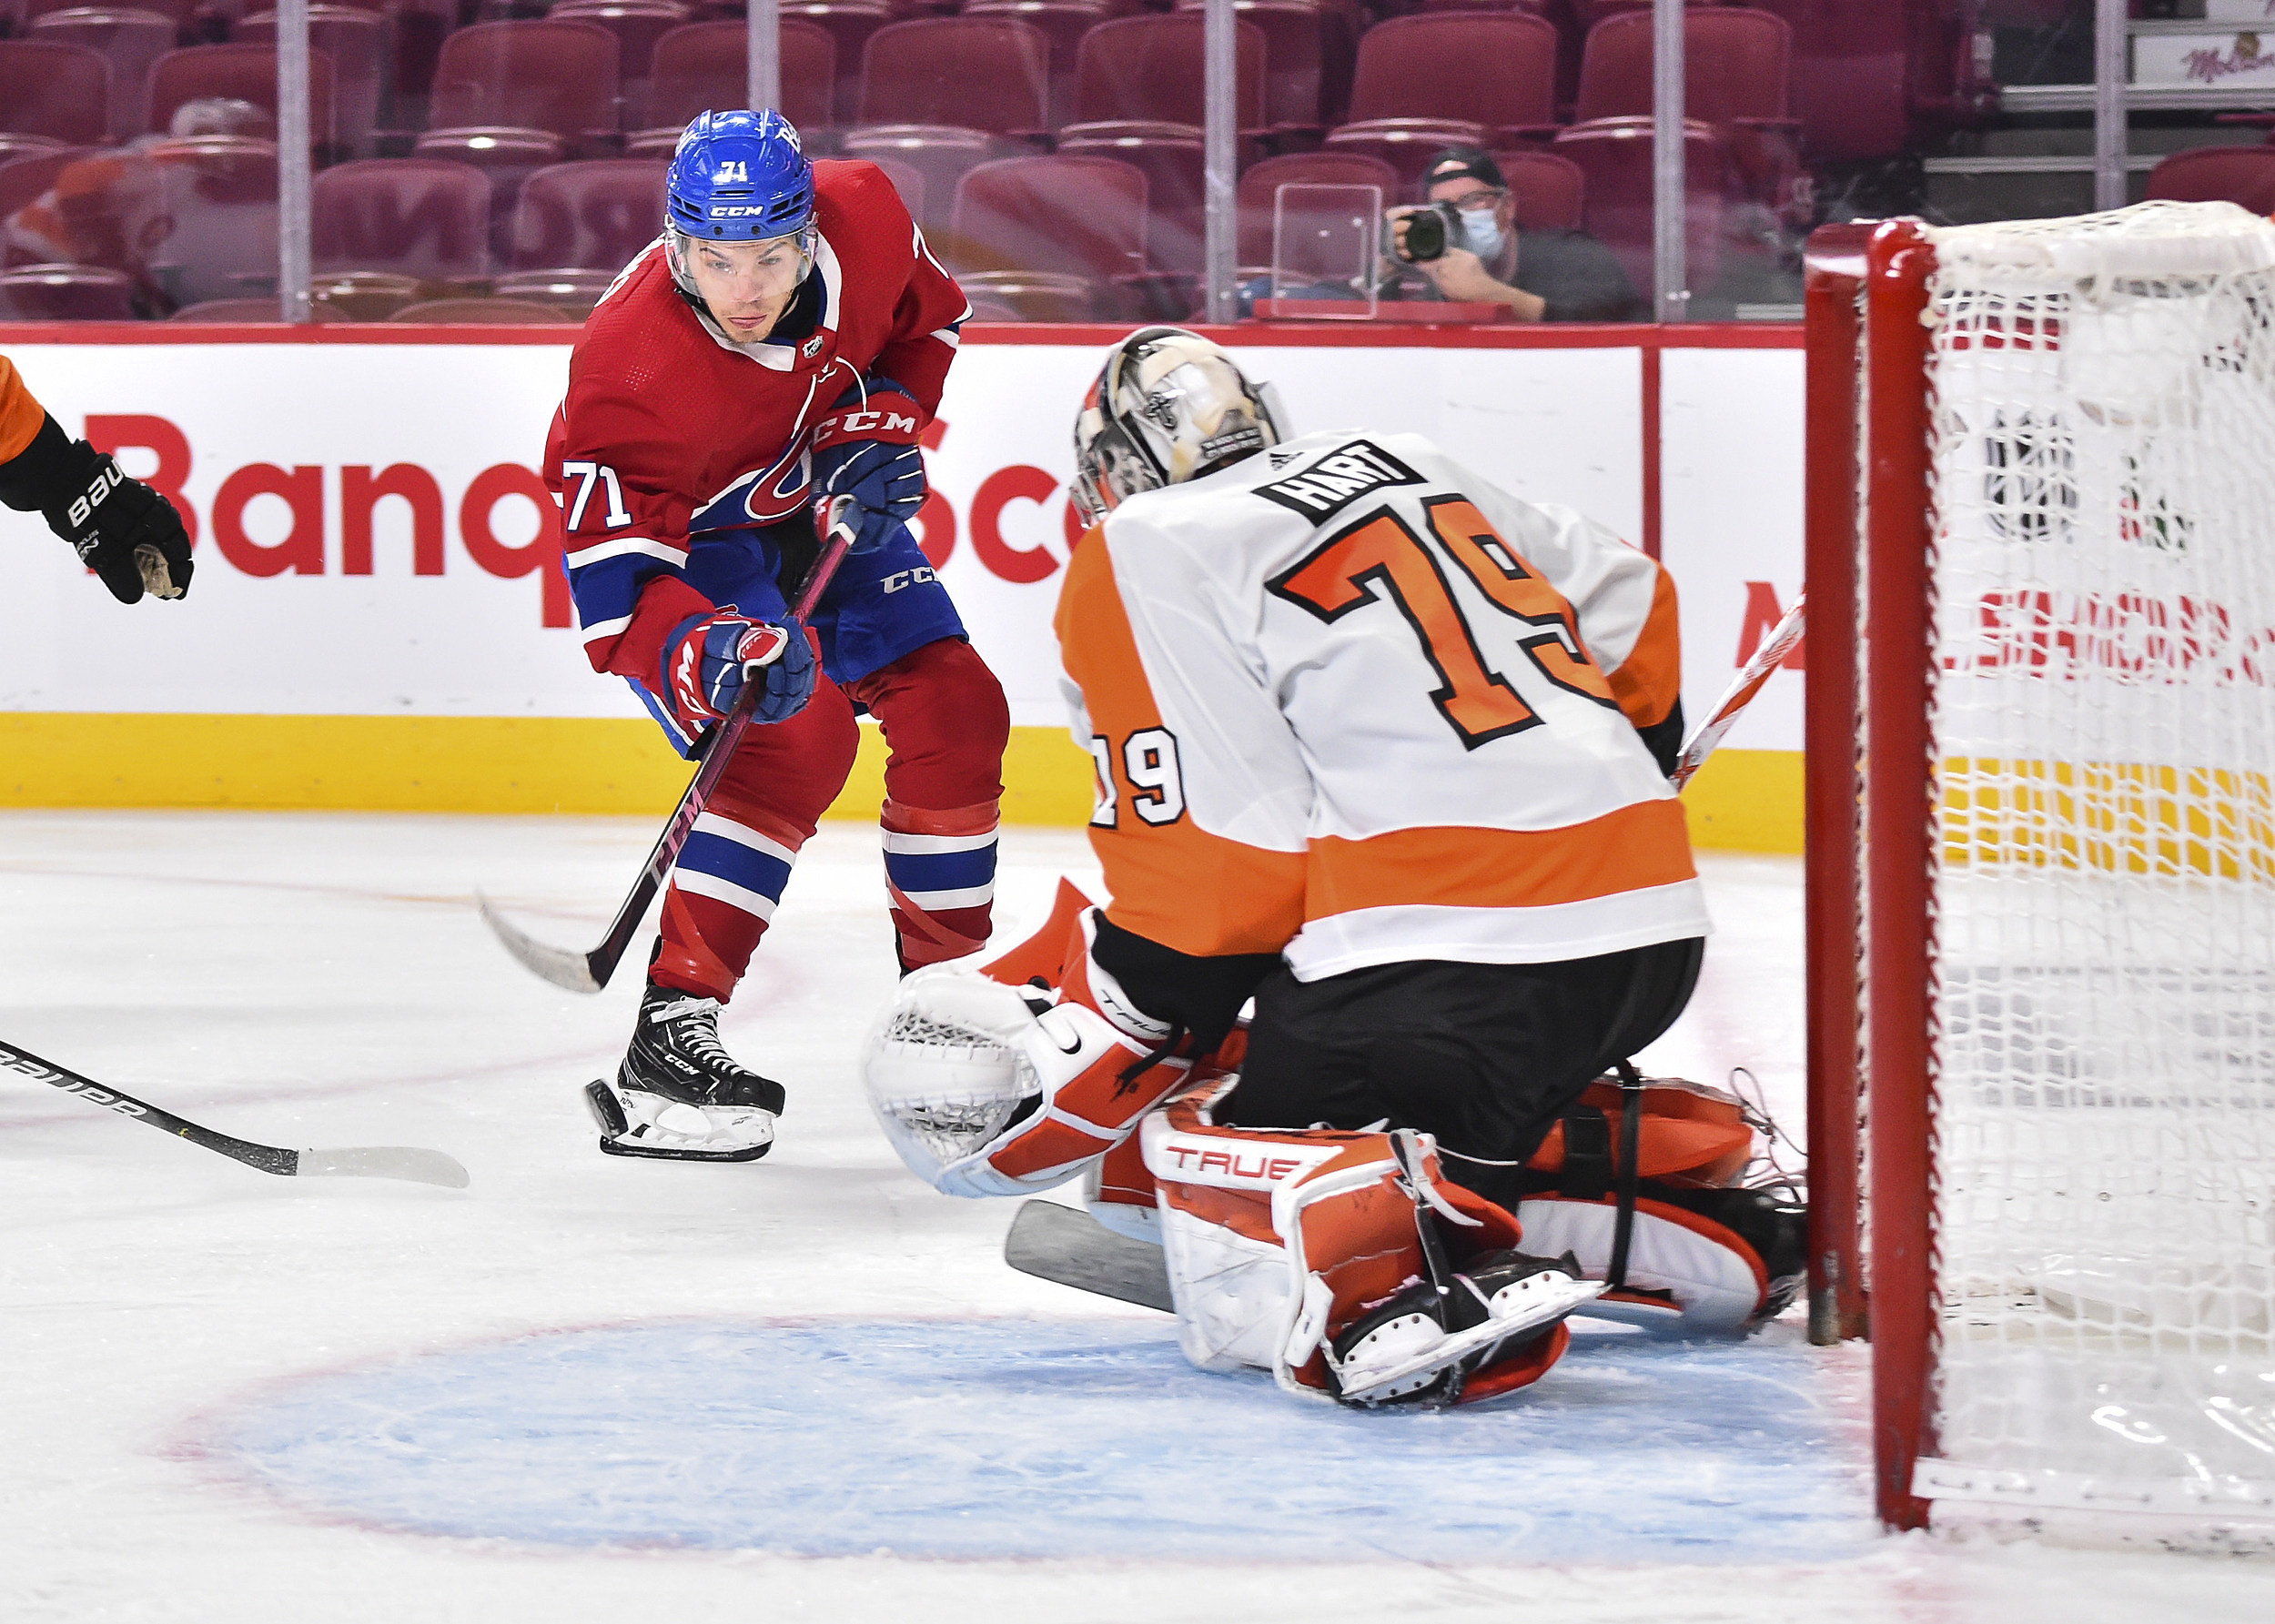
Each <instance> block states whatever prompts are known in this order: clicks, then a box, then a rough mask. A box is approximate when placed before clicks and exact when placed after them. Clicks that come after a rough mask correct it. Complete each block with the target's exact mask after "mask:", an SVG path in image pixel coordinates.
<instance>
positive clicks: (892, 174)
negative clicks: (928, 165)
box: [866, 154, 925, 225]
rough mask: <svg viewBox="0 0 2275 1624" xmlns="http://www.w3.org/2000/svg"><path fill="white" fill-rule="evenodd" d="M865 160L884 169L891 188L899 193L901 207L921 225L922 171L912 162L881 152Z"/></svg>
mask: <svg viewBox="0 0 2275 1624" xmlns="http://www.w3.org/2000/svg"><path fill="white" fill-rule="evenodd" d="M866 161H867V162H869V163H872V164H875V166H877V167H878V168H880V169H882V170H884V171H885V179H887V180H889V181H891V182H892V183H893V189H894V190H895V192H897V193H899V194H900V199H901V207H904V208H905V209H907V210H908V213H909V217H910V218H911V219H914V220H915V221H916V222H917V223H918V224H920V225H921V224H922V223H923V221H924V217H925V173H924V171H923V170H921V169H919V168H917V167H916V166H915V165H914V164H904V163H902V162H901V161H900V159H898V158H895V157H887V156H885V155H883V154H878V155H877V156H874V157H871V158H869V159H867V160H866Z"/></svg>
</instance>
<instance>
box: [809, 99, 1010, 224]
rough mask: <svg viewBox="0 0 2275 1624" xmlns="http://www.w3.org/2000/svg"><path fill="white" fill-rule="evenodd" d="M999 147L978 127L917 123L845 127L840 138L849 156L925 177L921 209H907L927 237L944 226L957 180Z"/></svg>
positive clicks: (985, 160)
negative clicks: (869, 127) (855, 127)
mask: <svg viewBox="0 0 2275 1624" xmlns="http://www.w3.org/2000/svg"><path fill="white" fill-rule="evenodd" d="M997 146H998V143H997V142H996V138H995V137H994V136H989V135H988V134H986V132H985V131H982V130H966V129H955V128H950V127H945V126H934V125H921V124H885V125H879V126H876V127H875V128H874V129H856V130H848V131H846V132H845V138H844V154H845V156H847V157H849V158H867V159H869V160H870V161H871V162H872V163H875V164H878V165H880V166H882V165H883V164H885V162H886V161H888V160H890V161H891V162H893V163H895V164H898V165H900V166H902V167H903V168H905V169H910V170H913V171H915V173H916V174H917V175H918V176H920V177H923V181H924V187H923V192H922V202H923V207H921V208H918V207H911V208H910V209H909V213H911V214H913V215H915V217H916V224H917V225H919V226H921V227H924V229H925V235H926V236H927V237H937V236H938V235H939V234H940V233H941V232H942V231H944V230H945V229H946V228H947V225H948V213H949V209H950V207H951V206H952V205H953V204H954V202H955V187H956V183H957V182H959V181H960V180H962V179H963V178H964V177H965V176H966V175H968V174H969V173H971V171H972V170H973V169H975V168H976V167H978V166H980V165H981V164H984V163H986V162H987V161H988V160H989V159H991V158H993V157H996V156H998V154H997V151H996V147H997ZM901 199H902V201H903V202H907V201H908V194H907V193H905V192H903V193H902V194H901Z"/></svg>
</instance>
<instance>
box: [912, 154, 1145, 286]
mask: <svg viewBox="0 0 2275 1624" xmlns="http://www.w3.org/2000/svg"><path fill="white" fill-rule="evenodd" d="M945 247H946V251H947V254H948V256H949V261H950V265H951V267H952V268H953V269H954V270H955V273H956V276H957V279H958V280H959V281H962V282H965V283H966V286H967V287H972V288H973V289H975V290H976V291H978V292H982V293H986V294H988V295H990V296H991V297H994V298H1000V299H1003V300H1005V301H1006V303H1009V304H1011V305H1013V306H1015V307H1016V308H1020V309H1022V310H1027V311H1034V310H1036V309H1038V308H1041V307H1043V306H1044V305H1046V303H1047V302H1049V301H1050V300H1053V299H1057V300H1062V301H1063V300H1065V299H1066V298H1068V297H1070V296H1069V294H1068V291H1067V287H1058V288H1057V289H1056V291H1054V290H1053V289H1052V287H1050V286H1049V285H1048V284H1047V283H1045V282H1038V281H1036V280H1035V278H1036V276H1037V275H1038V274H1039V275H1040V276H1042V277H1046V278H1047V277H1057V278H1066V279H1070V281H1071V282H1077V283H1079V284H1081V285H1083V286H1084V287H1085V289H1086V291H1085V293H1084V295H1083V297H1084V298H1087V304H1088V307H1089V308H1088V310H1087V314H1089V315H1094V316H1097V317H1100V318H1112V317H1115V316H1117V315H1119V314H1121V313H1123V312H1124V310H1125V309H1126V308H1127V306H1126V304H1125V302H1124V300H1123V299H1122V298H1120V296H1119V295H1118V294H1117V284H1119V283H1120V282H1121V281H1122V280H1123V279H1124V278H1127V277H1137V276H1138V275H1140V274H1141V273H1142V272H1144V271H1145V269H1146V268H1147V266H1146V177H1145V176H1144V175H1143V174H1142V173H1140V172H1139V171H1138V169H1136V168H1134V167H1132V166H1130V165H1128V164H1125V163H1122V162H1120V161H1119V160H1117V159H1115V158H1101V157H1078V156H1077V157H1069V156H1059V155H1053V156H1047V157H1042V156H1037V157H1016V158H998V159H996V160H995V161H994V162H991V163H986V164H982V165H980V166H978V167H977V168H976V169H974V170H972V171H971V173H969V174H968V175H966V176H965V177H964V178H963V179H962V180H961V181H959V182H957V183H956V188H955V206H954V207H953V209H952V211H951V214H950V217H949V227H948V232H947V237H946V243H945Z"/></svg>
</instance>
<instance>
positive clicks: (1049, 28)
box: [964, 0, 1114, 129]
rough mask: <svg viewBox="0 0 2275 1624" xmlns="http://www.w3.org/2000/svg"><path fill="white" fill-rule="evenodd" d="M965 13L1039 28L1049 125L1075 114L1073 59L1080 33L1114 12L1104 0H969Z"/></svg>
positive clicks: (1080, 44) (1057, 124)
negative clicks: (1046, 68) (1045, 50)
mask: <svg viewBox="0 0 2275 1624" xmlns="http://www.w3.org/2000/svg"><path fill="white" fill-rule="evenodd" d="M964 15H966V16H967V17H1010V18H1013V19H1015V20H1016V21H1018V22H1022V23H1025V24H1026V25H1028V26H1029V27H1031V28H1036V29H1040V30H1041V31H1042V34H1043V36H1044V37H1045V38H1046V39H1047V40H1048V41H1049V42H1050V96H1049V103H1048V109H1047V110H1048V114H1049V119H1050V126H1051V127H1052V128H1053V129H1056V128H1057V127H1058V126H1060V125H1062V124H1065V123H1067V122H1068V121H1069V120H1070V119H1072V118H1073V117H1074V116H1075V113H1074V107H1075V61H1076V58H1077V55H1079V54H1080V51H1081V47H1082V36H1083V35H1085V34H1087V33H1088V32H1089V31H1090V30H1091V29H1092V28H1094V27H1096V26H1097V25H1098V24H1100V23H1103V22H1106V21H1107V20H1108V19H1109V18H1111V17H1112V16H1113V15H1114V14H1113V13H1112V12H1111V11H1109V10H1108V9H1107V5H1106V4H1105V0H969V3H968V4H967V5H966V6H965V7H964Z"/></svg>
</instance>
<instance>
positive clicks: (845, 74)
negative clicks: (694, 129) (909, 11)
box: [738, 0, 915, 126]
mask: <svg viewBox="0 0 2275 1624" xmlns="http://www.w3.org/2000/svg"><path fill="white" fill-rule="evenodd" d="M781 17H782V20H783V21H784V22H785V23H787V22H790V21H792V20H793V19H796V20H799V21H802V22H805V23H810V24H812V25H814V27H817V28H820V29H822V30H823V31H824V32H825V33H827V34H828V35H829V36H830V38H831V39H832V40H833V41H834V42H835V44H836V46H837V51H836V64H837V85H836V89H835V92H834V113H835V116H834V117H833V118H831V120H830V122H831V123H832V124H835V125H839V126H844V125H850V124H853V123H854V122H855V120H856V115H855V113H854V108H855V107H856V106H858V105H859V103H860V100H861V54H862V51H863V48H864V47H865V46H866V45H868V43H869V36H870V35H872V34H875V32H876V31H877V30H878V29H880V28H882V27H884V26H885V25H886V24H887V23H890V22H892V21H893V10H892V7H891V6H889V5H885V3H884V0H790V3H789V4H787V5H784V6H783V7H782V8H781ZM738 105H739V104H738ZM880 122H883V123H887V124H905V123H914V122H915V120H913V119H905V118H901V117H898V116H893V115H889V114H888V115H887V116H885V118H884V119H883V120H881V121H880Z"/></svg>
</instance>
